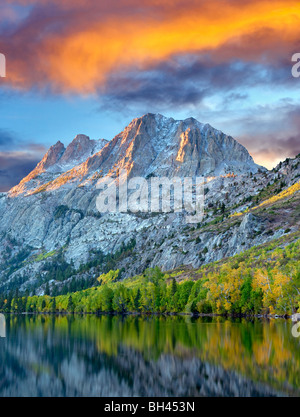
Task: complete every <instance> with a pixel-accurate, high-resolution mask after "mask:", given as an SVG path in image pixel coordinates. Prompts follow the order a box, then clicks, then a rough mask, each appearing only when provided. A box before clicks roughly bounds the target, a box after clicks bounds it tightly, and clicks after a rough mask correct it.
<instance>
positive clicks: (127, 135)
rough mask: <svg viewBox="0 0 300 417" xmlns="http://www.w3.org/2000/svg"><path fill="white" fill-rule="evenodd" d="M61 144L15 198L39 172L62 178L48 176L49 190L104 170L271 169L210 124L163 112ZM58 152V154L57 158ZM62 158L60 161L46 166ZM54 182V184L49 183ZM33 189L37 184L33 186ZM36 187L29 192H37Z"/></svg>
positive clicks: (158, 172) (208, 171) (96, 175)
mask: <svg viewBox="0 0 300 417" xmlns="http://www.w3.org/2000/svg"><path fill="white" fill-rule="evenodd" d="M62 146H63V145H62V144H61V142H57V144H56V145H54V147H51V148H50V150H49V151H48V152H47V154H46V155H45V157H44V158H43V160H42V161H41V162H40V163H39V164H38V166H37V167H36V168H35V170H34V171H33V172H32V173H30V174H29V175H28V176H27V177H26V178H25V179H23V180H22V181H21V183H20V184H19V185H17V186H16V187H14V188H13V189H12V190H10V191H9V193H8V194H9V195H10V196H14V195H19V194H22V193H26V191H27V188H26V184H27V183H30V181H31V180H32V179H34V178H36V176H37V175H38V174H42V173H43V172H45V171H47V172H52V173H55V169H56V171H57V172H56V173H57V174H59V175H57V176H55V178H54V177H52V178H51V177H46V176H45V181H44V183H41V182H39V183H38V184H37V185H38V187H40V186H41V185H44V184H45V183H48V182H51V181H54V183H52V184H49V189H50V190H53V189H56V188H59V186H60V185H61V184H63V185H64V184H66V183H68V182H69V181H70V180H74V181H76V180H77V179H78V178H80V181H81V182H83V181H84V180H85V181H87V182H86V183H88V182H89V181H90V182H91V183H93V180H95V179H98V178H99V172H98V170H101V174H102V172H103V173H104V175H113V174H115V173H116V171H117V169H127V172H128V175H129V176H144V177H146V176H147V175H150V174H152V173H153V172H155V174H156V176H167V177H171V176H181V177H182V176H193V175H198V176H204V175H205V176H210V175H215V174H216V175H222V174H224V175H225V174H228V173H230V172H233V171H234V172H236V173H243V172H252V173H255V172H257V171H258V170H259V169H260V170H264V169H265V168H263V167H261V166H258V165H256V164H255V163H254V161H253V158H252V157H251V156H250V154H249V153H248V151H247V150H246V148H245V147H244V146H243V145H241V144H240V143H238V142H237V141H236V140H235V139H233V138H232V137H231V136H228V135H225V134H224V133H223V132H221V131H220V130H217V129H214V128H213V127H212V126H210V125H209V124H203V123H200V122H198V121H197V120H196V119H194V118H187V119H185V120H174V119H173V118H167V117H165V116H162V115H160V114H153V113H147V114H145V115H143V116H142V117H139V118H136V119H133V120H132V121H131V123H130V124H129V125H128V126H126V127H125V129H124V130H123V131H122V132H120V133H119V134H118V135H116V136H115V137H114V138H113V139H112V140H111V141H105V140H103V139H102V140H101V145H100V141H98V148H97V146H96V145H95V141H91V140H90V138H89V137H88V136H85V135H77V136H76V138H75V139H74V140H73V142H72V143H71V144H70V145H69V146H68V147H67V148H66V149H65V148H64V147H63V149H61V147H62ZM56 149H57V152H58V155H52V154H53V153H54V151H55V150H56ZM48 153H51V157H52V158H53V157H54V156H56V157H57V158H56V159H55V161H54V163H51V161H50V162H49V163H50V165H49V166H48V165H45V162H44V163H43V164H42V162H43V161H44V159H45V158H46V160H47V161H48V160H49V159H50V157H49V155H48ZM49 180H50V181H49ZM30 185H32V184H30ZM36 189H37V187H36V184H33V188H32V189H30V188H29V190H28V194H31V193H32V192H35V191H36Z"/></svg>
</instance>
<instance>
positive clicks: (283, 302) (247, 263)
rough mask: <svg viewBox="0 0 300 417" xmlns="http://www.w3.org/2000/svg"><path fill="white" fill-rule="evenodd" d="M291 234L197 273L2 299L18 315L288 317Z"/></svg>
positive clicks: (296, 274)
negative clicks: (178, 314)
mask: <svg viewBox="0 0 300 417" xmlns="http://www.w3.org/2000/svg"><path fill="white" fill-rule="evenodd" d="M298 238H299V236H298V235H297V233H296V234H291V235H288V236H287V237H283V238H281V239H278V240H276V241H272V242H271V243H269V244H264V245H262V246H259V247H254V248H251V249H249V250H248V251H245V252H243V253H241V254H239V255H236V256H234V257H232V258H228V259H225V260H222V261H219V262H215V263H213V264H208V265H205V266H203V267H201V268H200V269H199V270H197V271H195V270H192V271H186V270H184V271H179V270H175V271H172V272H166V273H164V272H162V271H161V270H160V269H159V268H158V267H155V268H148V269H147V270H146V271H145V272H144V273H143V274H142V275H139V276H135V277H132V278H128V279H125V280H123V281H120V280H119V279H120V271H119V270H116V271H114V270H111V271H109V272H108V273H106V274H102V275H101V276H99V277H98V279H97V285H96V286H94V287H92V288H87V289H84V290H80V291H75V292H72V293H71V292H70V293H68V294H64V295H58V296H54V295H44V296H37V295H31V296H30V295H28V294H20V293H19V291H18V290H16V291H15V292H14V293H12V292H10V293H9V294H8V296H5V295H1V298H0V311H1V312H6V313H9V312H14V313H23V312H27V313H66V312H72V313H73V312H74V313H118V314H127V313H141V314H164V313H165V314H166V313H187V314H221V315H250V316H251V315H281V316H287V315H291V314H293V313H294V312H297V311H298V309H299V308H300V240H299V239H298Z"/></svg>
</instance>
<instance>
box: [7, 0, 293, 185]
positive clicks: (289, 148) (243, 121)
mask: <svg viewBox="0 0 300 417" xmlns="http://www.w3.org/2000/svg"><path fill="white" fill-rule="evenodd" d="M0 53H2V54H4V55H5V57H6V78H0V191H7V190H9V189H10V188H11V187H12V186H14V185H16V184H17V183H18V182H19V181H20V180H21V179H22V178H23V177H24V176H25V175H27V174H28V173H29V172H30V171H31V170H32V169H33V168H34V167H35V165H36V164H37V163H38V162H39V161H40V159H41V158H42V156H43V155H44V153H45V152H46V151H47V149H48V148H49V147H50V146H51V145H53V144H55V143H56V142H57V141H58V140H60V141H61V142H63V143H64V144H65V145H68V144H69V143H70V142H71V141H72V139H73V138H74V137H75V136H76V135H77V134H80V133H82V134H86V135H88V136H90V137H91V138H92V139H99V138H105V139H112V138H113V137H114V136H115V135H116V134H118V133H119V132H120V131H122V130H123V128H124V127H125V126H127V125H128V124H129V123H130V121H131V120H132V119H133V118H136V117H139V116H141V115H143V114H145V113H148V112H150V113H161V114H163V115H165V116H170V117H173V118H175V119H184V118H187V117H195V118H196V119H198V120H199V121H200V122H202V123H210V124H211V125H212V126H213V127H215V128H217V129H220V130H222V131H223V132H224V133H226V134H228V135H231V136H233V137H234V138H235V139H236V140H238V141H239V142H240V143H242V144H243V145H244V146H246V148H247V149H248V151H249V152H250V154H251V155H252V156H253V158H254V160H255V162H257V163H258V164H261V165H264V166H266V167H267V168H269V169H271V168H272V167H274V166H275V165H276V164H277V163H278V162H279V161H280V160H283V159H285V158H287V157H294V156H295V155H296V154H298V153H299V152H300V94H299V93H300V78H294V77H293V76H292V72H291V70H292V66H293V63H292V56H293V55H294V54H295V53H300V3H299V1H294V0H284V1H283V0H244V1H243V2H241V1H240V0H209V1H208V0H205V1H204V0H164V1H158V0H99V1H97V2H96V1H94V0H39V1H37V0H6V1H4V0H0Z"/></svg>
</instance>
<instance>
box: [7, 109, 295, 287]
mask: <svg viewBox="0 0 300 417" xmlns="http://www.w3.org/2000/svg"><path fill="white" fill-rule="evenodd" d="M299 159H300V158H299V156H297V157H296V158H295V159H291V160H287V161H285V162H284V163H281V164H280V165H279V166H278V167H277V168H276V169H274V170H273V171H267V170H266V169H265V168H263V167H260V166H258V165H256V164H255V163H254V161H253V159H252V157H251V156H250V155H249V153H248V151H247V150H246V149H245V148H244V147H243V146H242V145H241V144H239V143H238V142H237V141H236V140H234V139H233V138H232V137H230V136H228V135H225V134H224V133H222V132H221V131H219V130H216V129H214V128H213V127H211V126H210V125H208V124H202V123H200V122H198V121H197V120H195V119H193V118H189V119H186V120H182V121H177V120H174V119H172V118H166V117H164V116H162V115H154V114H147V115H144V116H143V117H140V118H137V119H134V120H133V121H132V122H131V123H130V124H129V125H128V126H127V127H126V128H125V129H124V130H123V132H121V133H120V134H118V135H117V136H115V137H114V138H113V139H112V140H111V141H106V140H104V139H101V140H98V141H96V140H91V139H90V138H89V137H87V136H85V135H78V136H76V138H75V139H74V140H73V141H72V142H71V144H70V145H69V146H68V147H67V148H65V147H64V145H63V144H62V143H61V142H57V143H56V145H54V146H52V147H51V148H50V149H49V151H48V152H47V154H46V155H45V156H44V158H43V159H42V161H41V162H40V163H39V164H38V165H37V167H36V168H35V169H34V170H33V171H32V172H31V173H30V174H29V175H28V176H27V177H26V178H24V179H23V180H22V181H21V182H20V184H18V185H17V186H16V187H14V188H13V189H11V190H10V191H9V192H8V193H3V194H0V239H1V248H0V292H1V291H2V292H3V291H8V290H10V289H14V288H16V287H18V288H19V289H20V290H21V291H23V290H25V289H26V288H27V289H29V290H30V291H37V292H38V293H43V291H44V289H45V285H46V283H47V282H50V286H51V288H56V289H57V290H61V289H62V287H67V286H70V285H71V284H72V283H74V282H79V281H80V282H81V281H82V280H84V282H85V285H92V284H93V283H94V281H95V279H96V278H97V277H98V276H99V275H100V274H101V273H104V272H108V271H109V270H111V269H120V271H121V272H120V274H121V277H122V278H125V277H128V276H132V275H134V274H136V273H141V272H143V271H144V270H145V269H146V268H147V267H149V266H156V265H158V266H160V267H161V268H162V269H163V270H169V269H173V268H177V267H180V266H181V265H184V266H187V267H193V268H198V267H200V266H201V265H203V264H206V263H208V262H212V261H216V260H220V259H223V258H225V257H228V256H232V255H234V254H236V253H239V252H242V251H244V250H245V249H247V248H250V247H252V246H254V245H257V244H262V243H264V242H267V241H270V240H272V239H275V238H279V237H280V236H282V235H284V234H285V233H286V231H288V232H287V233H294V232H295V231H296V230H298V227H299V213H298V211H297V202H298V198H299V189H298V188H297V187H298V184H299V176H300V165H299ZM120 169H126V170H127V173H128V176H129V178H132V177H144V178H149V177H152V176H157V177H158V176H167V177H169V178H172V177H174V176H177V177H187V176H196V175H197V176H205V177H207V183H206V185H205V193H206V196H205V218H204V221H203V222H202V223H201V224H198V225H189V224H186V222H185V218H184V215H183V213H167V214H166V213H141V212H139V213H131V212H128V213H106V214H103V213H99V212H98V210H97V207H96V199H97V197H98V195H99V190H97V188H96V186H97V183H98V181H99V179H100V178H103V177H104V176H106V175H109V176H110V177H111V178H116V175H117V173H118V171H119V170H120ZM115 181H116V180H115ZM275 197H276V198H277V199H276V198H275ZM272 199H274V200H272ZM276 204H277V205H278V206H279V208H276V210H271V209H270V207H273V206H276ZM281 205H282V207H281ZM276 207H277V206H276ZM269 211H274V213H272V214H270V213H269ZM287 213H289V215H287Z"/></svg>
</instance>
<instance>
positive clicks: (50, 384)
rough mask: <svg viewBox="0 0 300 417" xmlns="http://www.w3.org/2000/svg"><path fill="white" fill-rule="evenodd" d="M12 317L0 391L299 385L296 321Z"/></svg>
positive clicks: (148, 392) (205, 391)
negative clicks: (293, 331) (292, 329)
mask: <svg viewBox="0 0 300 417" xmlns="http://www.w3.org/2000/svg"><path fill="white" fill-rule="evenodd" d="M5 321H6V323H5V325H6V329H5V337H1V338H0V397H4V396H18V397H21V396H39V397H42V396H62V397H73V396H110V397H115V396H116V397H118V396H120V397H121V396H173V397H175V396H179V397H180V396H190V397H198V396H278V395H280V396H281V395H289V396H299V395H300V372H299V370H300V349H299V348H300V339H299V338H294V337H293V336H292V334H291V328H292V322H291V321H285V320H280V319H279V320H272V321H262V320H255V321H247V320H244V319H235V320H228V319H225V318H222V317H215V318H208V317H205V318H192V317H189V316H172V317H159V316H154V317H138V316H129V317H119V316H100V317H97V316H94V315H87V316H79V315H67V316H33V315H32V316H14V315H13V316H6V317H5ZM2 333H3V331H2ZM2 335H3V334H2Z"/></svg>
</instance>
